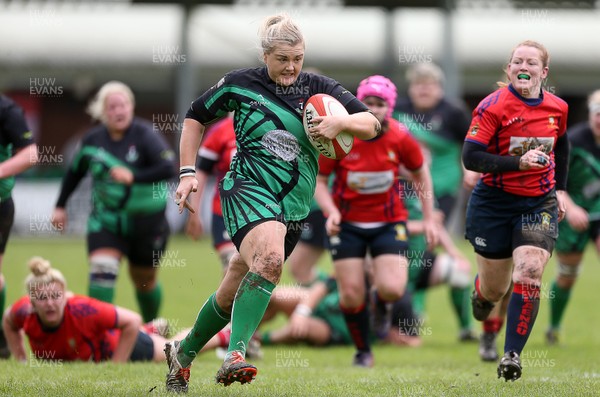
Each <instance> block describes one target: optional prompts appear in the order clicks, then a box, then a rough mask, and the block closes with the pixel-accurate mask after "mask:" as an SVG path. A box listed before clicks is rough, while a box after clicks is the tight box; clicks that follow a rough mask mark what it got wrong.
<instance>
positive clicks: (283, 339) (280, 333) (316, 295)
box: [257, 277, 420, 346]
mask: <svg viewBox="0 0 600 397" xmlns="http://www.w3.org/2000/svg"><path fill="white" fill-rule="evenodd" d="M409 306H410V301H409ZM279 313H283V314H285V315H286V316H288V318H289V320H288V322H287V323H285V324H284V325H283V326H282V327H280V328H277V329H274V330H271V331H268V332H262V333H258V334H257V338H258V339H259V340H260V342H261V343H262V344H263V345H274V344H294V343H299V342H306V343H308V344H310V345H314V346H328V345H350V344H352V336H351V335H350V332H349V331H348V327H347V326H346V321H345V319H344V314H343V312H342V310H341V308H340V295H339V293H338V288H337V283H336V280H335V279H334V278H333V277H329V278H321V279H319V280H316V281H314V282H313V284H312V285H311V286H310V287H300V286H296V287H277V288H275V290H274V291H273V294H272V295H271V300H270V302H269V306H268V307H267V310H266V312H265V315H264V317H263V323H262V324H264V323H265V322H267V321H270V320H272V319H273V318H274V317H275V316H276V315H277V314H279ZM394 314H395V316H403V315H404V314H405V313H404V312H402V311H401V310H397V311H394ZM395 319H396V321H395V323H400V320H399V319H398V318H397V317H395ZM406 334H407V333H406V332H405V333H404V334H402V333H400V332H398V333H394V332H390V333H389V334H388V337H387V338H386V339H384V340H382V341H381V342H383V343H391V344H396V345H403V346H405V345H408V346H417V345H419V344H420V340H419V338H418V337H416V338H413V337H410V336H407V335H406Z"/></svg>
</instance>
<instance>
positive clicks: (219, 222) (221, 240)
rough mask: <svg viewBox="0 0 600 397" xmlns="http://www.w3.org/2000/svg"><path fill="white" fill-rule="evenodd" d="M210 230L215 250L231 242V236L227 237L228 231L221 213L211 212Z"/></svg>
mask: <svg viewBox="0 0 600 397" xmlns="http://www.w3.org/2000/svg"><path fill="white" fill-rule="evenodd" d="M210 231H211V234H212V240H213V247H215V249H216V250H218V249H219V248H220V247H221V246H223V245H225V244H230V243H231V237H229V233H227V229H226V228H225V220H224V219H223V215H217V214H212V221H211V224H210Z"/></svg>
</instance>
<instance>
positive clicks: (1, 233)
mask: <svg viewBox="0 0 600 397" xmlns="http://www.w3.org/2000/svg"><path fill="white" fill-rule="evenodd" d="M14 220H15V203H14V202H13V199H12V197H9V198H6V199H3V200H0V254H3V253H4V250H5V249H6V243H8V237H10V229H11V227H12V225H13V221H14Z"/></svg>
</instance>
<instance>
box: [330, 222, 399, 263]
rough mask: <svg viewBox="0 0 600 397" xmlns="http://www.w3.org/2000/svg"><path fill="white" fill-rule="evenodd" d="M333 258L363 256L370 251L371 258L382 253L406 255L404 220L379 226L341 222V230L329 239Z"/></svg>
mask: <svg viewBox="0 0 600 397" xmlns="http://www.w3.org/2000/svg"><path fill="white" fill-rule="evenodd" d="M329 244H330V250H331V256H332V258H333V260H337V259H347V258H364V257H365V256H366V255H367V252H370V254H371V256H372V257H373V258H375V257H377V256H379V255H383V254H393V255H403V256H405V255H406V251H407V250H408V231H407V230H406V223H405V222H396V223H386V224H385V225H383V226H380V227H374V228H361V227H358V226H355V225H352V224H350V223H347V222H342V224H341V231H340V233H339V234H338V235H337V236H331V238H330V239H329Z"/></svg>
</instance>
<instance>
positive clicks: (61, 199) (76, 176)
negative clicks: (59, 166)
mask: <svg viewBox="0 0 600 397" xmlns="http://www.w3.org/2000/svg"><path fill="white" fill-rule="evenodd" d="M84 176H85V173H81V172H77V171H75V170H73V169H72V168H69V170H68V171H67V173H66V175H65V176H64V178H63V182H62V186H61V187H60V193H59V195H58V200H56V208H65V207H66V206H67V200H68V199H69V197H70V196H71V194H72V193H73V192H74V191H75V189H76V188H77V185H79V182H80V181H81V179H82V178H83V177H84Z"/></svg>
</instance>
